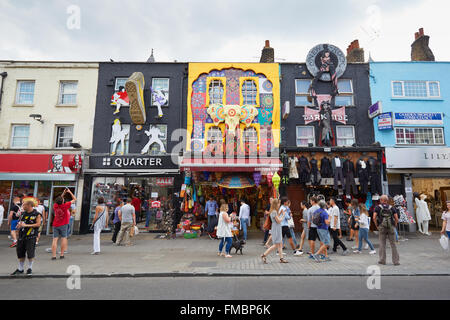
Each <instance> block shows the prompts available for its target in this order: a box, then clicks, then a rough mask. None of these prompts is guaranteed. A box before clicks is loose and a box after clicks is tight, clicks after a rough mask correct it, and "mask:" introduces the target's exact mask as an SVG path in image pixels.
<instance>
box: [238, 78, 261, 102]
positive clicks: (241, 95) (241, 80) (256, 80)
mask: <svg viewBox="0 0 450 320" xmlns="http://www.w3.org/2000/svg"><path fill="white" fill-rule="evenodd" d="M246 81H253V83H254V84H255V88H256V97H255V104H248V103H247V104H246V105H250V106H254V107H259V106H260V102H259V78H258V77H241V78H239V101H240V104H241V106H243V105H244V91H243V88H244V83H245V82H246Z"/></svg>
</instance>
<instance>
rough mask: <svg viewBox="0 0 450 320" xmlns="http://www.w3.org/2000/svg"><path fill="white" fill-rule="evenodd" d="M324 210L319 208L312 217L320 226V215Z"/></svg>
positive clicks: (313, 221)
mask: <svg viewBox="0 0 450 320" xmlns="http://www.w3.org/2000/svg"><path fill="white" fill-rule="evenodd" d="M322 212H323V211H322V209H319V210H317V211H316V212H314V216H313V219H312V223H314V224H315V225H316V226H318V227H320V226H321V225H322V217H321V216H320V214H321V213H322Z"/></svg>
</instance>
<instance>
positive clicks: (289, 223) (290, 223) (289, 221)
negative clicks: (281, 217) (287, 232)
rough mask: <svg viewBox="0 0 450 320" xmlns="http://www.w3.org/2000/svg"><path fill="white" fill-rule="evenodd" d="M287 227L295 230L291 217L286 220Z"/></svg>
mask: <svg viewBox="0 0 450 320" xmlns="http://www.w3.org/2000/svg"><path fill="white" fill-rule="evenodd" d="M288 226H289V228H295V223H294V219H293V218H292V217H291V218H290V219H289V220H288Z"/></svg>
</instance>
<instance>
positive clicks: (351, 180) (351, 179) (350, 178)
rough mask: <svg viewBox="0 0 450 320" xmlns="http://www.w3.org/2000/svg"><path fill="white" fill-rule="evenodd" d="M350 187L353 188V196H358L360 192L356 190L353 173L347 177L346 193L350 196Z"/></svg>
mask: <svg viewBox="0 0 450 320" xmlns="http://www.w3.org/2000/svg"><path fill="white" fill-rule="evenodd" d="M350 187H352V191H353V194H357V193H358V190H356V184H355V177H354V175H353V172H347V175H346V176H345V193H346V194H350Z"/></svg>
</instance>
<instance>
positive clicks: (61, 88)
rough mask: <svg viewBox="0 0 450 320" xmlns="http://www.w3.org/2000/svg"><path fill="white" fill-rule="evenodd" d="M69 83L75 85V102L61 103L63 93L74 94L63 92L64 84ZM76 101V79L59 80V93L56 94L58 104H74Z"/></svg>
mask: <svg viewBox="0 0 450 320" xmlns="http://www.w3.org/2000/svg"><path fill="white" fill-rule="evenodd" d="M69 83H75V84H76V85H77V87H76V91H75V102H74V103H63V99H62V98H63V95H65V94H66V95H74V94H73V93H63V89H64V85H65V84H69ZM77 103H78V80H61V81H59V94H58V103H57V105H58V106H76V105H77Z"/></svg>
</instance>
